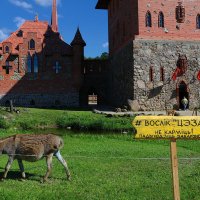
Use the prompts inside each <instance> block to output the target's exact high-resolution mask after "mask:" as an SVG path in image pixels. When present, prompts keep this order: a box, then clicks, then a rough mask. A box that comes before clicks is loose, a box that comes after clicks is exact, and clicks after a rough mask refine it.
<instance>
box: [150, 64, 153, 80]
mask: <svg viewBox="0 0 200 200" xmlns="http://www.w3.org/2000/svg"><path fill="white" fill-rule="evenodd" d="M149 81H150V82H153V67H150V69H149Z"/></svg>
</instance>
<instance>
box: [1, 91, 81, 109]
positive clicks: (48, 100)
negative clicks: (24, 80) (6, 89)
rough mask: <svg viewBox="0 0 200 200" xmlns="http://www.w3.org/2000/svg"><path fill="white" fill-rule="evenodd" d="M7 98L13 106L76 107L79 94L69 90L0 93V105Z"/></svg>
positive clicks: (6, 101) (5, 102) (5, 101)
mask: <svg viewBox="0 0 200 200" xmlns="http://www.w3.org/2000/svg"><path fill="white" fill-rule="evenodd" d="M9 100H12V101H13V105H14V106H27V107H31V106H34V107H60V106H61V107H78V106H79V94H78V93H76V92H71V93H67V94H53V95H52V94H49V95H48V94H20V95H19V94H5V95H0V105H3V106H5V105H7V104H8V102H9Z"/></svg>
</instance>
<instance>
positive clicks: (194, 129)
mask: <svg viewBox="0 0 200 200" xmlns="http://www.w3.org/2000/svg"><path fill="white" fill-rule="evenodd" d="M133 126H134V127H135V129H136V130H137V133H136V135H135V138H138V139H156V138H157V139H173V138H174V139H200V117H198V116H178V117H174V116H137V117H136V118H135V119H134V121H133Z"/></svg>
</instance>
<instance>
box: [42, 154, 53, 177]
mask: <svg viewBox="0 0 200 200" xmlns="http://www.w3.org/2000/svg"><path fill="white" fill-rule="evenodd" d="M52 157H53V154H50V155H48V156H47V159H46V162H47V172H46V174H45V176H44V179H43V181H47V179H48V177H49V174H50V173H51V169H52Z"/></svg>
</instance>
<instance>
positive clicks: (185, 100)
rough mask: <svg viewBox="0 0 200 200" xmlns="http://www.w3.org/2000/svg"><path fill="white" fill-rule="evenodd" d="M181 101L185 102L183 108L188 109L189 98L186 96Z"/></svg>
mask: <svg viewBox="0 0 200 200" xmlns="http://www.w3.org/2000/svg"><path fill="white" fill-rule="evenodd" d="M181 103H182V104H183V110H186V108H187V105H188V100H187V99H186V97H184V98H183V99H182V100H181Z"/></svg>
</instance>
